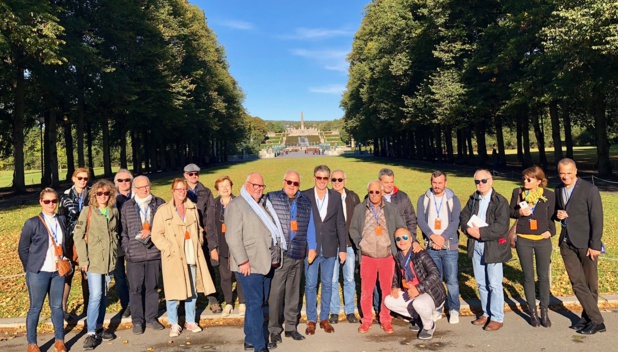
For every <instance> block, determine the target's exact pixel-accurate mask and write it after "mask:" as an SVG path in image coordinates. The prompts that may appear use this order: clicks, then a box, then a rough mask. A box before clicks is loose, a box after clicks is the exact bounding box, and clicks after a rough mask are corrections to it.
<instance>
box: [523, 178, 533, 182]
mask: <svg viewBox="0 0 618 352" xmlns="http://www.w3.org/2000/svg"><path fill="white" fill-rule="evenodd" d="M523 180H524V182H532V181H534V180H535V179H533V178H530V177H525V178H524V179H523Z"/></svg>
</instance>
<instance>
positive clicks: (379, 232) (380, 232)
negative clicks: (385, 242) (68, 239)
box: [376, 225, 382, 236]
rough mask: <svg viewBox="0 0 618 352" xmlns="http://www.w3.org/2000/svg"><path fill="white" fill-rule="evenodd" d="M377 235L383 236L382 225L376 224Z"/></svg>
mask: <svg viewBox="0 0 618 352" xmlns="http://www.w3.org/2000/svg"><path fill="white" fill-rule="evenodd" d="M376 236H382V226H380V225H378V226H376Z"/></svg>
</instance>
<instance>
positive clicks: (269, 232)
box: [225, 173, 282, 351]
mask: <svg viewBox="0 0 618 352" xmlns="http://www.w3.org/2000/svg"><path fill="white" fill-rule="evenodd" d="M264 188H266V186H265V185H264V179H263V178H262V176H261V175H260V174H258V173H252V174H249V176H248V177H247V181H246V182H245V184H244V185H243V188H242V189H241V192H240V193H241V195H240V196H239V197H236V198H234V199H233V200H232V201H231V202H230V204H229V205H228V206H227V208H226V212H225V224H226V228H227V231H226V234H225V239H226V241H227V244H228V246H229V248H230V268H231V270H232V271H236V272H238V279H239V280H240V283H241V284H242V288H243V292H244V293H245V300H246V304H247V312H246V315H245V328H244V330H245V350H251V349H254V350H255V351H268V349H267V341H268V340H267V339H268V337H267V336H268V329H267V324H266V323H267V322H268V319H265V318H264V317H265V316H267V315H268V307H267V306H266V302H267V301H268V294H269V290H270V281H271V278H272V275H273V265H272V260H271V248H273V243H276V241H279V238H278V236H277V234H276V226H275V224H277V223H278V218H277V215H276V213H275V212H274V211H273V210H272V207H269V206H268V203H270V202H269V201H267V200H266V197H263V194H264ZM269 208H270V210H269ZM279 227H280V226H279ZM280 235H282V234H280Z"/></svg>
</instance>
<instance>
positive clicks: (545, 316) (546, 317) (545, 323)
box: [541, 308, 551, 328]
mask: <svg viewBox="0 0 618 352" xmlns="http://www.w3.org/2000/svg"><path fill="white" fill-rule="evenodd" d="M541 325H542V326H543V327H545V328H551V320H549V314H548V313H547V308H541Z"/></svg>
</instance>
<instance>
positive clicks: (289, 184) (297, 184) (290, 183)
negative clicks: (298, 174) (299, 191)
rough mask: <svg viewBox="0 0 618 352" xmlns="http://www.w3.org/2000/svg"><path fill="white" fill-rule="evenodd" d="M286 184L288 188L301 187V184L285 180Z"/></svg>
mask: <svg viewBox="0 0 618 352" xmlns="http://www.w3.org/2000/svg"><path fill="white" fill-rule="evenodd" d="M284 181H285V183H287V185H288V186H291V185H294V187H298V186H300V182H296V181H290V180H284Z"/></svg>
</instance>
